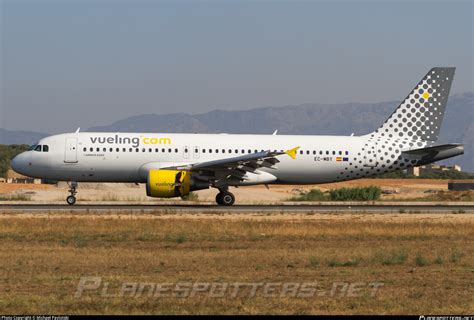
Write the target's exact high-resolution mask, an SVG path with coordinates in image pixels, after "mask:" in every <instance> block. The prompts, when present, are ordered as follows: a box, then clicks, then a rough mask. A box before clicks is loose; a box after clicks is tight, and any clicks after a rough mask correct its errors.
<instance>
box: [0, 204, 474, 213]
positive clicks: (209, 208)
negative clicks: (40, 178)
mask: <svg viewBox="0 0 474 320" xmlns="http://www.w3.org/2000/svg"><path fill="white" fill-rule="evenodd" d="M45 211H46V212H47V211H55V212H57V211H61V212H78V213H79V212H88V211H94V212H136V213H140V212H148V213H150V212H156V213H159V212H182V213H185V212H186V213H193V212H200V213H206V212H209V213H218V212H225V213H236V214H238V213H255V212H259V213H292V212H298V213H311V212H341V213H344V212H345V213H350V212H371V213H375V212H379V213H422V212H424V213H426V212H431V213H433V212H439V213H446V212H449V213H474V205H472V204H460V205H456V204H450V205H436V204H409V205H406V204H383V205H382V204H375V205H367V204H355V205H354V204H351V205H347V204H338V205H332V204H331V205H326V204H323V205H321V204H292V205H280V204H278V205H234V206H230V207H223V206H217V205H208V204H192V205H191V204H172V205H170V204H139V205H134V204H77V205H74V206H69V205H61V204H1V205H0V212H16V213H26V212H28V213H31V212H45Z"/></svg>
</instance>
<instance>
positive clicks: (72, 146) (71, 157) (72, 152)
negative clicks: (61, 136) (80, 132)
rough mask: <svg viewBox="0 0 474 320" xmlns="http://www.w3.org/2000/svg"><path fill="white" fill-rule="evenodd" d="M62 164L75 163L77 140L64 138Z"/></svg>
mask: <svg viewBox="0 0 474 320" xmlns="http://www.w3.org/2000/svg"><path fill="white" fill-rule="evenodd" d="M64 162H66V163H76V162H77V138H66V146H65V152H64Z"/></svg>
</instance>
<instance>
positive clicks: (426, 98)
mask: <svg viewBox="0 0 474 320" xmlns="http://www.w3.org/2000/svg"><path fill="white" fill-rule="evenodd" d="M429 97H430V94H429V93H428V92H426V91H425V93H423V99H425V100H428V98H429Z"/></svg>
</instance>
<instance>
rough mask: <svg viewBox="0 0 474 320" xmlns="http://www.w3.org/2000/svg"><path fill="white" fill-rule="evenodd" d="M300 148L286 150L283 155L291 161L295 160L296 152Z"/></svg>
mask: <svg viewBox="0 0 474 320" xmlns="http://www.w3.org/2000/svg"><path fill="white" fill-rule="evenodd" d="M299 148H300V147H296V148H293V149H289V150H286V151H285V153H286V154H287V155H289V156H290V157H291V159H296V151H298V149H299Z"/></svg>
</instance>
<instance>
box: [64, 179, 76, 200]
mask: <svg viewBox="0 0 474 320" xmlns="http://www.w3.org/2000/svg"><path fill="white" fill-rule="evenodd" d="M67 185H68V186H69V190H68V191H69V193H70V194H71V195H70V196H68V197H67V198H66V202H67V204H69V205H71V206H72V205H73V204H75V203H76V197H75V196H76V194H77V191H76V188H77V182H75V181H72V182H68V184H67Z"/></svg>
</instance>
